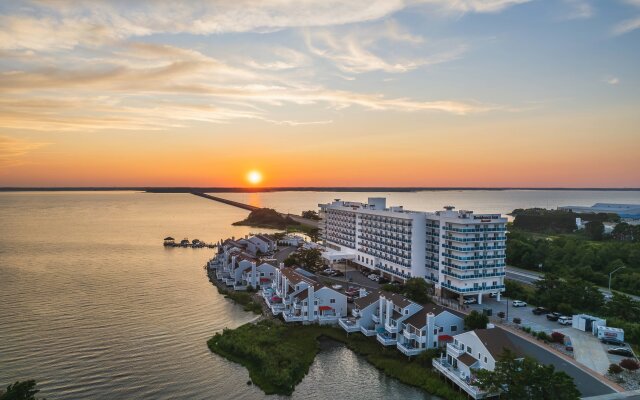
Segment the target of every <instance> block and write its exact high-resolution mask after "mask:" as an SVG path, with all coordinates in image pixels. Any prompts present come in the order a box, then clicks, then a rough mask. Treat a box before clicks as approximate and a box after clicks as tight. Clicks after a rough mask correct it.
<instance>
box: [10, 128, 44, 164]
mask: <svg viewBox="0 0 640 400" xmlns="http://www.w3.org/2000/svg"><path fill="white" fill-rule="evenodd" d="M48 144H49V143H36V142H28V141H25V140H21V139H16V138H12V137H8V136H0V167H3V168H8V167H15V166H18V165H22V164H23V163H24V162H25V161H24V159H23V158H24V156H25V155H27V154H28V153H30V152H32V151H34V150H37V149H39V148H41V147H43V146H46V145H48Z"/></svg>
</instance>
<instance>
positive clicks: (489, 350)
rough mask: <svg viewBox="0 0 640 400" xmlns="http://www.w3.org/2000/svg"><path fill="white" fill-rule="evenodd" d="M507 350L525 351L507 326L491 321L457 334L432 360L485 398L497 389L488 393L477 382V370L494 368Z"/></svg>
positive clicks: (470, 392)
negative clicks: (512, 339) (500, 325)
mask: <svg viewBox="0 0 640 400" xmlns="http://www.w3.org/2000/svg"><path fill="white" fill-rule="evenodd" d="M505 350H509V351H511V352H512V353H514V354H516V355H517V356H523V354H524V352H523V351H522V350H521V349H520V348H519V347H518V346H517V345H515V344H514V343H513V342H512V341H511V339H510V338H509V335H507V334H506V332H505V331H504V330H502V329H500V328H494V327H493V325H489V326H488V327H487V329H476V330H473V331H469V332H465V333H461V334H458V335H455V336H454V337H453V341H452V342H451V343H448V344H447V347H446V352H445V353H443V354H442V355H441V356H440V358H434V359H433V361H432V364H433V367H434V368H435V369H436V370H437V371H439V372H440V373H441V374H442V375H444V376H445V377H446V378H447V379H449V380H450V381H451V382H453V383H455V384H456V385H458V386H459V387H460V388H461V389H462V390H464V391H465V392H466V393H467V394H468V395H469V396H471V397H472V398H474V399H483V398H486V397H492V396H495V393H487V392H485V391H482V390H480V388H478V387H477V386H476V385H474V383H475V381H476V371H477V370H479V369H486V370H489V371H493V370H494V369H495V366H496V361H497V360H499V358H500V356H501V355H502V354H503V353H504V351H505Z"/></svg>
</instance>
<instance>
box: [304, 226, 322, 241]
mask: <svg viewBox="0 0 640 400" xmlns="http://www.w3.org/2000/svg"><path fill="white" fill-rule="evenodd" d="M307 236H309V239H311V241H312V242H317V241H319V240H320V228H311V229H309V231H308V232H307Z"/></svg>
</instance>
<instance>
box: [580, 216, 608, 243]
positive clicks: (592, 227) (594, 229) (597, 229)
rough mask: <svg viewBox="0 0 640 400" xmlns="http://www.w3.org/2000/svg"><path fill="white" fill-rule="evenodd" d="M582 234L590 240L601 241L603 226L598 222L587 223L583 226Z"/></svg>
mask: <svg viewBox="0 0 640 400" xmlns="http://www.w3.org/2000/svg"><path fill="white" fill-rule="evenodd" d="M584 232H585V233H586V234H587V237H588V238H589V239H591V240H602V236H603V235H604V224H603V223H602V222H600V221H591V222H587V224H586V225H585V226H584Z"/></svg>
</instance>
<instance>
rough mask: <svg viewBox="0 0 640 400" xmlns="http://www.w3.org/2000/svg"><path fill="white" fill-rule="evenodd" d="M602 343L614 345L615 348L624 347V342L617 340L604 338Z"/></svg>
mask: <svg viewBox="0 0 640 400" xmlns="http://www.w3.org/2000/svg"><path fill="white" fill-rule="evenodd" d="M600 341H601V342H602V343H604V344H612V345H614V346H624V342H623V341H621V340H618V339H616V338H602V339H600Z"/></svg>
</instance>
